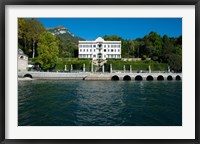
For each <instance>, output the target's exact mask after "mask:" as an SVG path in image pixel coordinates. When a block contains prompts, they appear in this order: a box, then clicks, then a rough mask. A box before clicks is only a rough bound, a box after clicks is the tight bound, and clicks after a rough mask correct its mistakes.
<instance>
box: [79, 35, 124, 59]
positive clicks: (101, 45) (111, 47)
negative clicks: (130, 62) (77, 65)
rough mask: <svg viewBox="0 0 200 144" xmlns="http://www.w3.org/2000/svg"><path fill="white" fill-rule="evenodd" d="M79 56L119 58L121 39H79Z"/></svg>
mask: <svg viewBox="0 0 200 144" xmlns="http://www.w3.org/2000/svg"><path fill="white" fill-rule="evenodd" d="M78 57H79V58H92V59H93V60H95V59H107V58H116V59H120V58H121V41H104V39H102V38H101V37H98V38H97V39H96V40H95V41H79V56H78Z"/></svg>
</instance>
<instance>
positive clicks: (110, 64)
mask: <svg viewBox="0 0 200 144" xmlns="http://www.w3.org/2000/svg"><path fill="white" fill-rule="evenodd" d="M110 73H112V64H110Z"/></svg>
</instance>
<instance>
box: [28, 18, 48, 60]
mask: <svg viewBox="0 0 200 144" xmlns="http://www.w3.org/2000/svg"><path fill="white" fill-rule="evenodd" d="M27 26H28V30H27V39H28V40H29V41H31V43H32V58H34V57H35V53H36V43H37V42H38V38H39V36H40V34H41V33H42V32H44V31H46V30H45V28H44V26H43V25H42V24H41V23H40V22H39V21H38V20H37V19H30V20H27Z"/></svg>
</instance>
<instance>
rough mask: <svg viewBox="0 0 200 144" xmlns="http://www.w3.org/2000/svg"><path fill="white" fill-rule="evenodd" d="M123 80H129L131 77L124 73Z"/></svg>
mask: <svg viewBox="0 0 200 144" xmlns="http://www.w3.org/2000/svg"><path fill="white" fill-rule="evenodd" d="M123 80H127V81H128V80H131V77H130V76H129V75H125V76H124V78H123Z"/></svg>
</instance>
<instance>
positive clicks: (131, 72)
mask: <svg viewBox="0 0 200 144" xmlns="http://www.w3.org/2000/svg"><path fill="white" fill-rule="evenodd" d="M130 73H132V66H131V65H130Z"/></svg>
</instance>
